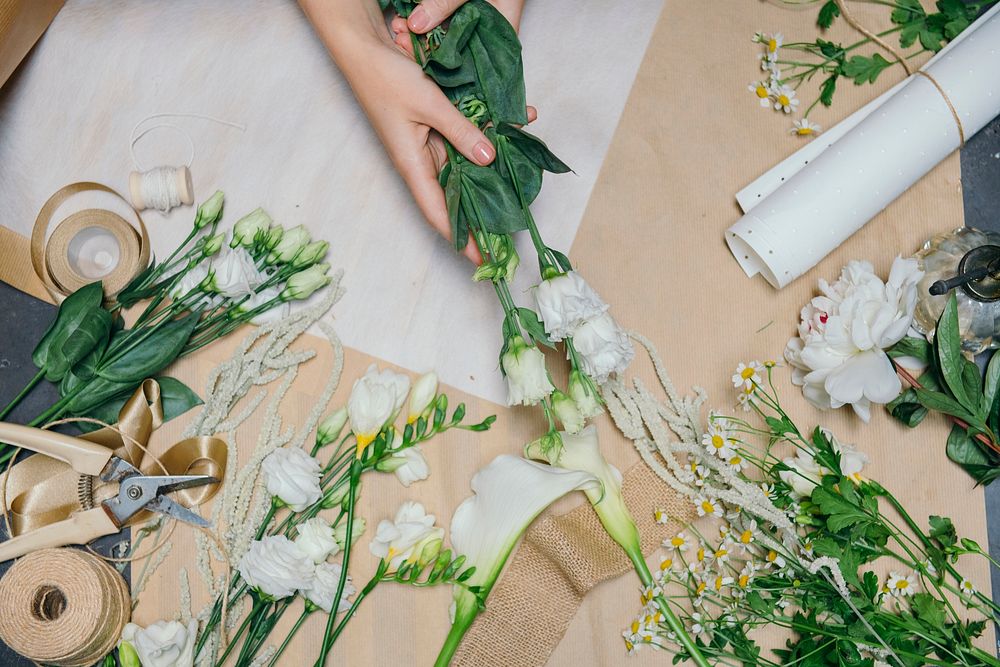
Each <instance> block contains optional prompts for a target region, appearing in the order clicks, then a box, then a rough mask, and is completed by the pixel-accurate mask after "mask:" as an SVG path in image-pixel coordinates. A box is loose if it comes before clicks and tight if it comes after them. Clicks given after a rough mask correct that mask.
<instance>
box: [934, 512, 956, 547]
mask: <svg viewBox="0 0 1000 667" xmlns="http://www.w3.org/2000/svg"><path fill="white" fill-rule="evenodd" d="M929 522H930V526H931V530H930V533H928V534H929V535H930V536H931V539H933V540H937V541H938V542H939V543H940V544H941V546H943V547H950V546H953V545H954V544H955V543H956V542H958V534H957V533H956V532H955V524H953V523H952V522H951V519H949V518H948V517H946V516H936V515H931V517H930V519H929Z"/></svg>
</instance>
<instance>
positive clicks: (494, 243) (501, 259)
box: [472, 233, 521, 281]
mask: <svg viewBox="0 0 1000 667" xmlns="http://www.w3.org/2000/svg"><path fill="white" fill-rule="evenodd" d="M486 243H487V244H488V246H489V250H490V256H491V259H490V261H487V262H483V263H482V264H481V265H480V266H479V267H478V268H477V269H476V271H475V273H473V274H472V279H473V280H493V281H498V280H511V279H512V278H513V277H514V272H515V271H516V270H517V266H518V264H520V263H521V258H520V257H519V256H518V254H517V249H516V248H515V247H514V240H513V239H512V238H511V237H510V235H509V234H490V233H487V234H486Z"/></svg>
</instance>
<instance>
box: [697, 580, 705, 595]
mask: <svg viewBox="0 0 1000 667" xmlns="http://www.w3.org/2000/svg"><path fill="white" fill-rule="evenodd" d="M705 588H707V586H706V585H705V582H704V581H699V582H698V588H696V589H695V595H701V594H702V593H704V592H705Z"/></svg>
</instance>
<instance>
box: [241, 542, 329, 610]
mask: <svg viewBox="0 0 1000 667" xmlns="http://www.w3.org/2000/svg"><path fill="white" fill-rule="evenodd" d="M315 569H316V564H315V563H313V561H312V559H311V558H309V556H308V555H306V553H305V552H304V551H302V549H301V548H299V546H298V545H297V544H295V542H292V541H291V540H290V539H288V538H287V537H285V536H284V535H269V536H267V537H265V538H264V539H262V540H255V541H253V542H251V543H250V548H249V549H247V552H246V553H245V554H243V557H242V558H240V562H239V565H238V566H237V570H239V573H240V576H241V577H243V581H245V582H247V584H248V585H249V586H250V587H252V588H256V589H257V590H258V591H260V592H261V593H263V594H264V595H268V596H270V597H272V598H274V599H276V600H280V599H281V598H286V597H288V596H289V595H293V594H294V593H295V591H297V590H299V589H306V588H308V587H309V585H310V583H311V582H312V578H313V571H314V570H315Z"/></svg>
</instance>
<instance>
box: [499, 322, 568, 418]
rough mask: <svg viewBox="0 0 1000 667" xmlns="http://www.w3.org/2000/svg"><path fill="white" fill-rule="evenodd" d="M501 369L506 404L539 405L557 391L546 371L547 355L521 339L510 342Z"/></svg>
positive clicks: (517, 337)
mask: <svg viewBox="0 0 1000 667" xmlns="http://www.w3.org/2000/svg"><path fill="white" fill-rule="evenodd" d="M500 366H501V368H502V369H503V372H504V375H505V376H506V377H507V405H536V404H537V403H538V402H539V401H540V400H542V399H543V398H545V397H546V396H548V395H549V394H550V393H552V390H553V389H555V387H553V386H552V381H551V380H549V373H548V371H546V370H545V355H544V354H542V352H541V350H539V349H538V348H537V347H536V346H534V345H528V344H527V343H526V342H524V339H523V338H521V337H520V336H514V337H513V338H511V339H510V341H509V342H508V344H507V351H506V352H504V354H503V356H502V357H501V358H500Z"/></svg>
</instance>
